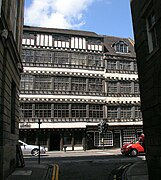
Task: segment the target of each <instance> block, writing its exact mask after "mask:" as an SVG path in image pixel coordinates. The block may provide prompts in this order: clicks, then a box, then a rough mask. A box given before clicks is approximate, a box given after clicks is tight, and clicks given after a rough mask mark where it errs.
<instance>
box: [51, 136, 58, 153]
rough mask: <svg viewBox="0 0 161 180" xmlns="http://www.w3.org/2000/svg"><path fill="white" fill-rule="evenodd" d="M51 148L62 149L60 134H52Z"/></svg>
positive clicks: (54, 149) (52, 149)
mask: <svg viewBox="0 0 161 180" xmlns="http://www.w3.org/2000/svg"><path fill="white" fill-rule="evenodd" d="M50 150H51V151H60V134H51V135H50Z"/></svg>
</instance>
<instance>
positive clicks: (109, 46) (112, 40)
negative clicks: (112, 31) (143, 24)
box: [104, 36, 136, 58]
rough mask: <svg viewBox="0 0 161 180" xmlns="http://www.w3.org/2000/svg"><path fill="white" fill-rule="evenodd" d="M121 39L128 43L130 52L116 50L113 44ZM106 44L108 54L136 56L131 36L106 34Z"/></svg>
mask: <svg viewBox="0 0 161 180" xmlns="http://www.w3.org/2000/svg"><path fill="white" fill-rule="evenodd" d="M119 41H124V42H125V44H127V45H128V50H129V53H118V52H116V51H115V49H114V48H113V47H112V45H113V44H115V43H117V42H119ZM104 46H105V49H106V54H110V55H118V56H119V55H121V56H128V57H134V58H135V57H136V54H135V50H134V41H133V40H132V39H130V38H121V37H115V36H104Z"/></svg>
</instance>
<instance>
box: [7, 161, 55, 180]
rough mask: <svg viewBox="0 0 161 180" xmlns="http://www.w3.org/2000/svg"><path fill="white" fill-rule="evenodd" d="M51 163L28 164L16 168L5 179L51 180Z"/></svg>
mask: <svg viewBox="0 0 161 180" xmlns="http://www.w3.org/2000/svg"><path fill="white" fill-rule="evenodd" d="M52 171H53V166H52V165H41V164H30V165H25V167H23V168H16V170H15V171H14V172H13V173H12V174H11V175H10V176H9V177H8V178H7V179H6V180H49V179H50V180H51V179H52Z"/></svg>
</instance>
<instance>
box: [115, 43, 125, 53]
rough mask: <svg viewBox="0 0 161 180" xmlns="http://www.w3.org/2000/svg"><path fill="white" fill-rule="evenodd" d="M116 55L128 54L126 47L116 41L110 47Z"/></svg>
mask: <svg viewBox="0 0 161 180" xmlns="http://www.w3.org/2000/svg"><path fill="white" fill-rule="evenodd" d="M112 47H114V49H115V51H116V52H117V53H128V45H127V44H126V43H125V42H124V41H118V42H116V43H114V44H113V45H112Z"/></svg>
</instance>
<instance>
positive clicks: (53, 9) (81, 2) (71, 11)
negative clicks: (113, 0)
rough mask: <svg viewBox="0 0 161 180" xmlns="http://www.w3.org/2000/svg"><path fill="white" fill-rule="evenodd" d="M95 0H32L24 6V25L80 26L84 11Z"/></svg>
mask: <svg viewBox="0 0 161 180" xmlns="http://www.w3.org/2000/svg"><path fill="white" fill-rule="evenodd" d="M94 1H97V0H43V1H40V0H32V1H31V4H30V6H28V7H26V8H25V25H32V26H41V27H53V28H64V29H72V28H77V29H78V28H80V27H81V26H83V25H84V24H85V20H84V19H85V13H86V12H87V10H88V8H89V6H90V5H92V3H93V2H94Z"/></svg>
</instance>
